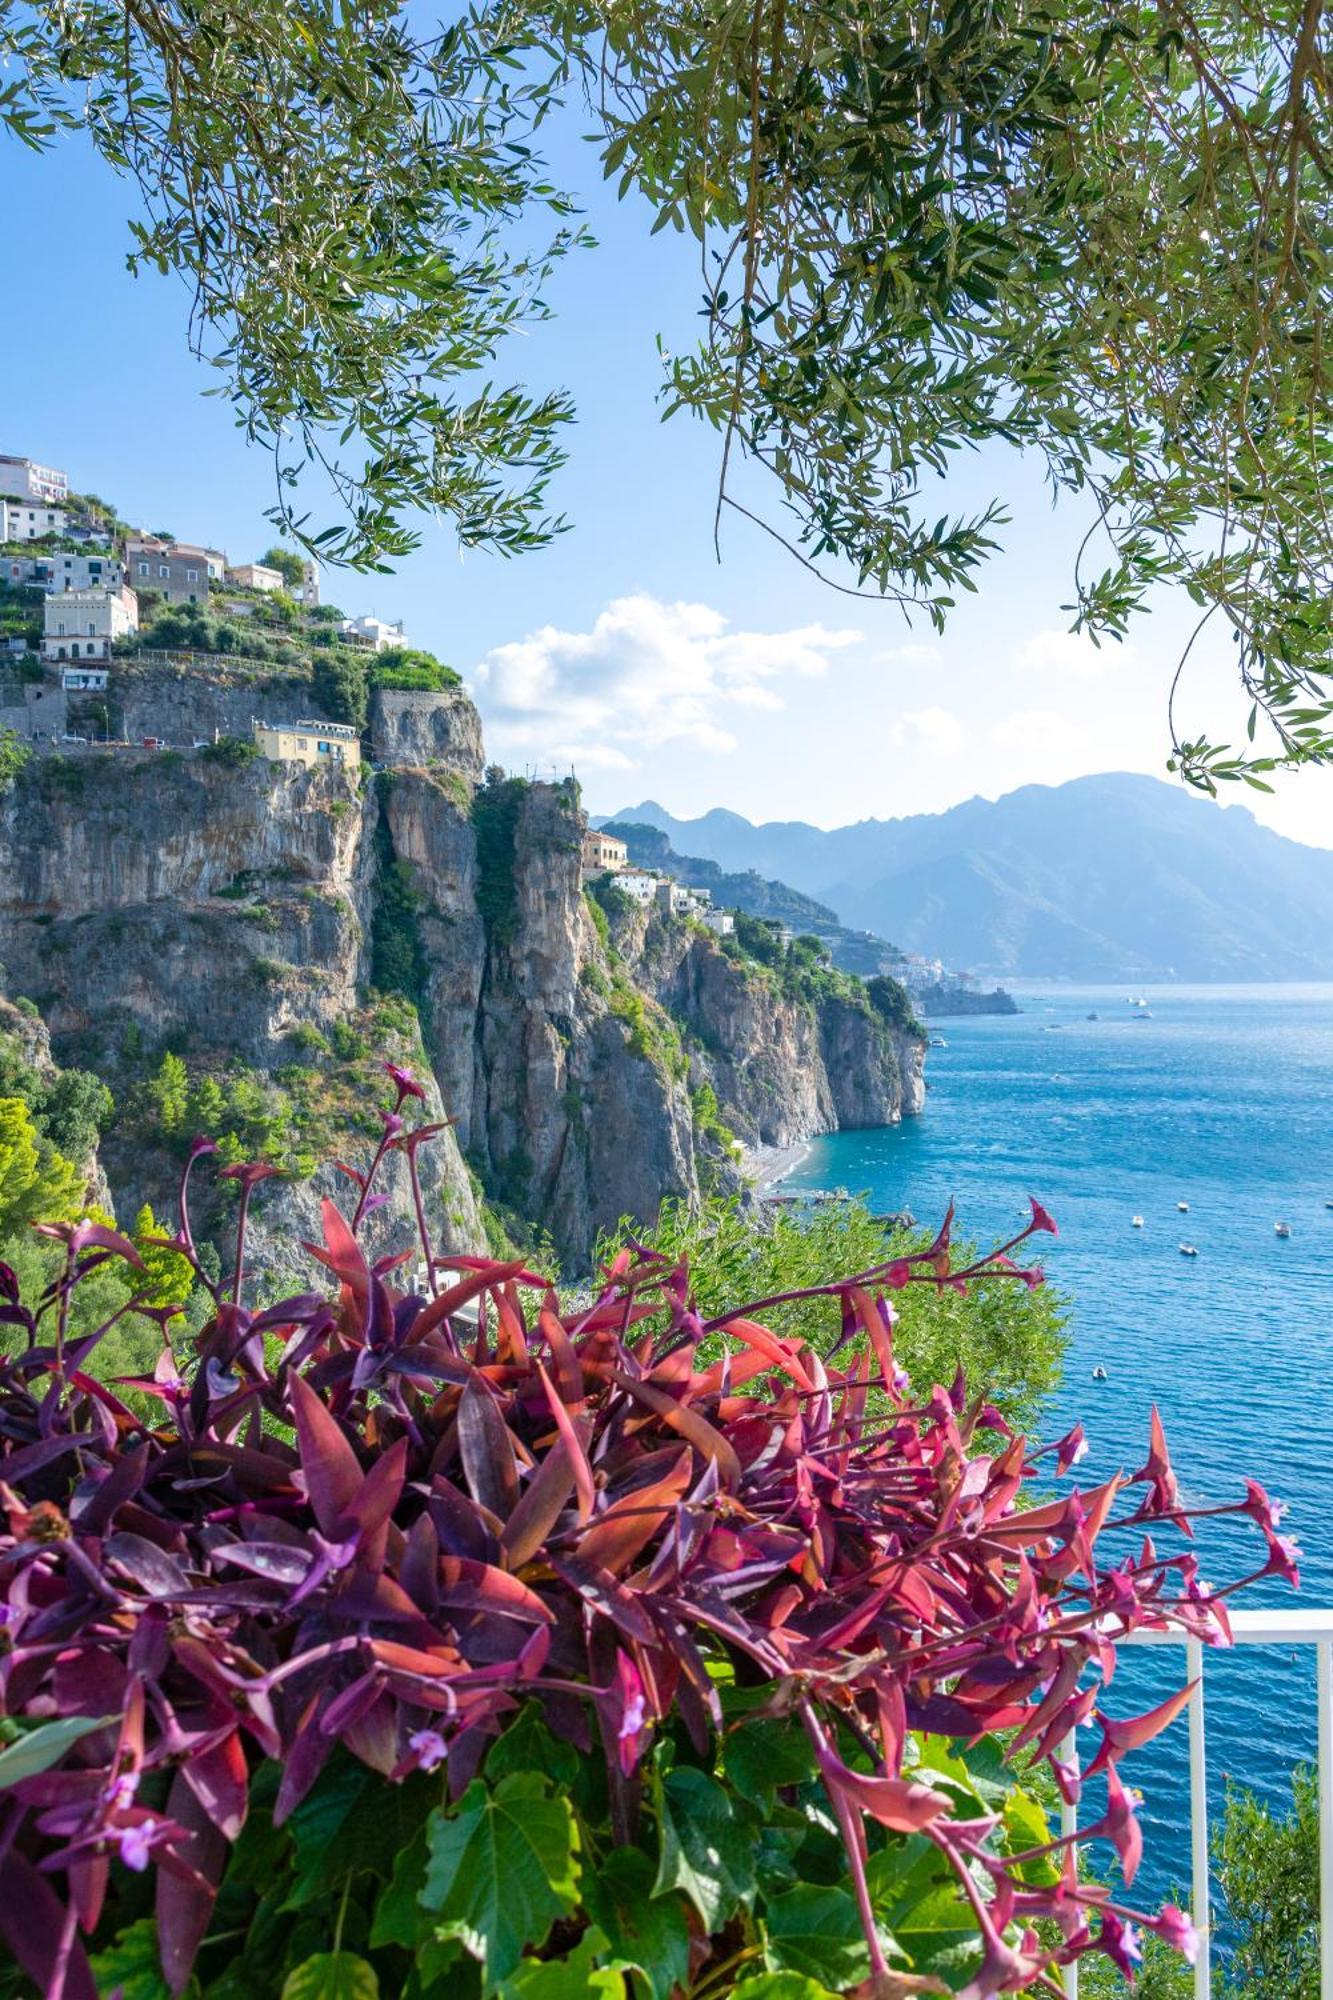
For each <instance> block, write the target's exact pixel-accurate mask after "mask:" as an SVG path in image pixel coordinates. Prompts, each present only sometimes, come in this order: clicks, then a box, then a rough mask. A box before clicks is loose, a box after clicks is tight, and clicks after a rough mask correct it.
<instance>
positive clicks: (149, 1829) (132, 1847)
mask: <svg viewBox="0 0 1333 2000" xmlns="http://www.w3.org/2000/svg"><path fill="white" fill-rule="evenodd" d="M157 1831H158V1823H157V1821H156V1820H155V1819H153V1818H152V1817H151V1816H149V1817H145V1818H143V1819H141V1820H136V1821H135V1822H134V1823H133V1825H131V1826H113V1827H112V1828H111V1829H110V1834H111V1838H112V1840H113V1841H114V1842H115V1844H116V1851H117V1853H118V1854H119V1855H120V1858H121V1860H122V1861H123V1862H124V1863H125V1866H126V1867H127V1868H132V1869H133V1870H134V1872H135V1874H136V1875H142V1874H143V1872H144V1870H145V1868H147V1866H148V1863H149V1861H150V1860H151V1859H152V1854H153V1836H154V1835H155V1834H156V1833H157Z"/></svg>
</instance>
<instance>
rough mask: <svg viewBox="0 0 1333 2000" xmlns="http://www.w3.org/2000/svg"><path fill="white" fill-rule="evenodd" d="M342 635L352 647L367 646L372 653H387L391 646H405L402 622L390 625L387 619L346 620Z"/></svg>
mask: <svg viewBox="0 0 1333 2000" xmlns="http://www.w3.org/2000/svg"><path fill="white" fill-rule="evenodd" d="M342 635H343V638H344V639H346V640H347V642H348V644H349V645H352V646H366V647H368V648H369V649H370V651H371V652H372V653H386V652H387V651H388V650H389V648H390V647H391V646H405V645H406V644H407V640H406V638H405V636H404V633H403V625H402V620H401V619H399V621H398V623H397V624H396V625H390V624H389V623H388V621H387V620H386V619H383V618H371V617H369V616H366V617H362V618H344V620H343V622H342Z"/></svg>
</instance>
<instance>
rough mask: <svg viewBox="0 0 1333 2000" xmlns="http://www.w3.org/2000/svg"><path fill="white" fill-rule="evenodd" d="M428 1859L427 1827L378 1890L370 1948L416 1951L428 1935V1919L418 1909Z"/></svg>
mask: <svg viewBox="0 0 1333 2000" xmlns="http://www.w3.org/2000/svg"><path fill="white" fill-rule="evenodd" d="M429 1859H430V1837H429V1826H428V1824H426V1825H422V1826H420V1827H418V1829H417V1831H416V1833H415V1834H414V1835H413V1836H412V1840H411V1842H410V1844H409V1845H408V1846H407V1847H405V1848H404V1849H403V1851H402V1853H401V1854H400V1855H399V1856H398V1859H397V1861H396V1862H395V1863H394V1870H393V1876H392V1879H391V1880H390V1881H389V1882H388V1884H387V1885H386V1886H385V1887H384V1888H383V1889H381V1890H380V1893H379V1896H378V1897H377V1899H376V1902H375V1914H374V1916H373V1918H372V1919H371V1925H370V1946H371V1950H372V1951H378V1950H379V1949H380V1948H381V1946H383V1945H386V1944H400V1945H402V1946H403V1947H404V1949H405V1950H407V1951H415V1949H416V1947H417V1946H418V1945H419V1944H420V1943H421V1941H422V1939H423V1938H425V1937H426V1936H428V1935H429V1932H430V1919H429V1917H428V1916H427V1915H426V1913H425V1911H424V1910H423V1908H422V1906H421V1891H422V1887H423V1886H424V1884H425V1880H426V1864H427V1862H428V1861H429Z"/></svg>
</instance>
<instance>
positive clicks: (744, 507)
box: [0, 0, 1333, 789]
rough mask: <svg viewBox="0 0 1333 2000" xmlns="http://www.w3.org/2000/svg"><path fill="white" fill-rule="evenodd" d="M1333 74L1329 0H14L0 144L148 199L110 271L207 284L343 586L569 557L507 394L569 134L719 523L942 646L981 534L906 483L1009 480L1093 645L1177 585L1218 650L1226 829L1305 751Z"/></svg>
mask: <svg viewBox="0 0 1333 2000" xmlns="http://www.w3.org/2000/svg"><path fill="white" fill-rule="evenodd" d="M1328 35H1329V25H1328V20H1327V18H1326V16H1325V14H1324V12H1323V9H1322V7H1321V5H1320V0H1155V4H1150V0H947V4H946V0H927V4H920V0H882V4H878V5H876V6H875V7H874V8H873V9H866V8H863V7H860V6H858V5H856V4H854V0H744V4H740V0H736V3H735V4H728V5H723V6H714V5H701V4H699V0H555V4H553V5H549V6H548V5H542V4H540V0H497V4H494V5H490V6H487V5H485V4H484V0H483V4H479V5H478V6H477V7H476V8H475V9H474V10H473V11H471V12H469V13H468V14H467V15H466V16H465V17H464V18H462V19H461V20H459V21H457V22H456V23H454V24H453V25H452V26H450V27H448V28H447V29H445V30H443V31H441V32H440V33H439V34H438V35H435V36H433V37H432V38H430V39H421V38H419V37H418V36H417V35H416V33H415V32H414V31H413V28H412V26H411V25H410V16H409V14H408V12H407V11H406V10H405V9H402V8H400V7H399V6H398V5H397V4H395V0H363V4H359V5H357V6H356V7H354V8H344V7H342V6H340V5H338V4H337V3H336V0H298V4H296V5H294V6H292V5H287V4H285V0H254V4H252V5H251V6H250V7H249V8H248V9H246V10H245V12H244V13H243V14H236V13H234V12H233V11H232V10H231V9H230V8H229V7H228V6H227V5H226V4H225V0H89V4H88V5H86V6H83V7H80V8H79V9H77V10H72V9H67V8H65V7H63V6H59V5H56V4H54V0H41V3H40V4H38V0H29V3H28V4H21V0H7V4H0V54H8V56H9V58H10V61H9V72H8V73H9V76H10V79H11V80H10V81H8V82H7V83H6V84H5V85H4V87H3V90H0V118H3V119H4V121H5V122H6V123H7V124H8V126H9V128H10V130H11V131H13V132H14V133H16V134H17V135H18V136H19V137H20V138H23V139H25V140H27V141H28V142H29V143H31V144H34V145H41V144H44V143H46V142H47V141H48V140H49V139H50V138H51V137H52V136H54V134H55V133H56V132H57V131H58V130H59V129H60V128H62V127H68V126H71V125H74V124H78V123H84V124H86V125H87V126H88V128H89V130H90V131H91V134H92V137H93V139H94V142H95V143H96V145H97V146H98V147H99V149H100V150H101V152H102V153H103V154H104V156H105V157H106V158H107V159H108V160H109V161H110V162H111V164H112V165H113V166H116V167H117V168H119V169H121V170H122V171H127V172H129V173H130V174H132V175H133V176H134V177H135V178H136V179H137V181H138V183H139V185H140V188H141V189H142V191H143V195H144V201H145V206H146V210H147V219H146V220H145V221H143V222H141V223H137V224H136V225H135V233H136V252H135V257H136V261H137V262H139V263H140V264H149V265H153V266H155V267H157V268H160V269H164V270H169V269H175V270H177V271H179V272H180V273H182V274H183V275H184V276H185V277H186V279H187V280H188V282H189V284H190V286H191V287H192V290H193V313H192V334H193V337H194V340H195V344H196V346H197V347H199V348H200V350H201V351H203V352H206V353H208V354H209V355H210V356H211V357H212V359H214V360H215V361H216V362H217V363H218V365H219V366H220V367H221V368H222V370H223V371H224V375H225V379H226V384H227V389H228V392H229V393H230V394H231V396H232V397H233V400H234V401H235V403H236V405H237V409H238V413H239V416H240V420H241V422H242V423H243V424H244V426H245V428H246V430H247V433H248V434H249V435H250V436H251V437H252V438H255V439H257V440H261V441H263V442H264V443H266V444H268V445H269V446H270V447H271V448H272V449H273V451H274V455H275V461H276V464H277V469H278V498H277V501H276V503H275V507H274V510H273V518H274V520H275V522H277V523H278V524H279V525H280V526H281V527H283V528H284V529H285V530H286V531H287V532H288V533H289V535H290V536H291V537H292V538H294V539H296V540H298V541H300V542H302V543H304V544H305V545H306V546H308V547H314V548H316V549H317V550H319V551H320V552H321V553H323V554H325V555H327V556H329V557H331V558H333V559H334V560H338V561H343V562H351V563H357V564H361V565H363V566H370V565H374V564H377V563H382V562H383V561H385V560H386V559H388V558H392V557H394V556H396V555H400V554H401V553H403V552H404V550H405V549H407V548H409V547H410V546H411V545H412V543H413V540H414V535H413V532H412V530H411V528H410V527H409V526H408V525H407V522H406V518H405V517H407V516H408V515H410V514H411V513H412V512H413V511H414V510H417V509H422V508H425V509H431V510H434V511H436V512H438V513H442V514H444V515H445V516H447V517H449V518H450V519H451V520H452V521H453V523H454V525H455V527H456V529H457V531H458V533H459V535H460V536H461V538H462V540H463V541H464V542H465V543H470V544H481V545H487V546H491V547H495V548H500V549H503V550H505V551H507V552H515V551H518V550H521V549H523V548H526V547H530V546H532V545H534V544H535V543H538V542H540V541H542V540H544V539H545V538H547V537H548V536H549V535H550V534H552V533H553V532H555V531H556V530H557V529H558V527H559V526H560V523H559V521H558V520H555V519H552V517H551V516H550V515H549V514H548V512H547V511H546V502H545V489H546V485H547V481H548V479H549V477H550V475H551V473H552V472H553V471H554V470H555V469H556V467H557V466H558V464H559V462H560V459H561V456H562V453H561V448H560V446H559V444H558V442H557V439H558V436H559V432H560V427H561V425H562V423H563V422H564V420H565V419H566V418H567V417H568V416H569V415H570V410H569V406H568V403H567V401H566V400H565V399H564V398H562V397H560V396H551V395H545V396H539V397H535V398H534V397H532V396H530V395H528V394H527V393H526V392H524V391H523V390H521V389H519V388H516V387H512V386H511V387H506V386H501V384H500V382H499V381H498V380H493V379H492V375H493V371H494V370H495V369H496V368H497V367H499V369H500V374H501V376H502V374H503V368H502V365H501V364H502V359H503V358H502V357H501V359H500V361H499V362H498V361H497V350H498V349H499V348H500V346H501V345H502V343H503V341H504V337H505V336H506V335H507V334H508V333H509V332H511V331H512V330H514V329H515V328H516V327H517V326H518V325H520V324H521V323H522V322H523V321H524V320H525V319H527V318H529V317H531V316H532V315H534V314H540V313H541V312H542V310H543V308H542V306H541V303H540V285H541V282H542V279H543V278H544V277H545V275H546V274H547V273H548V271H549V270H550V268H551V264H552V261H553V259H555V258H556V257H558V256H560V255H562V254H563V253H564V252H565V251H566V250H567V249H568V248H569V247H570V246H571V244H572V243H574V242H575V241H577V240H578V236H579V232H578V230H577V229H576V228H574V227H572V226H571V224H570V221H569V213H570V203H569V201H568V200H567V199H566V198H565V197H564V196H562V195H561V194H560V193H559V192H558V191H557V190H556V189H555V188H554V187H553V186H552V185H551V183H550V182H549V181H547V180H546V179H545V178H544V176H543V170H542V168H541V166H540V163H539V162H538V160H537V157H536V154H535V152H534V151H533V149H532V146H531V144H530V141H531V140H532V136H533V133H534V131H535V129H536V128H537V127H538V126H539V125H540V124H541V121H542V120H543V118H544V117H545V116H546V115H547V114H548V113H549V112H550V111H551V110H552V109H553V108H555V107H557V106H559V105H561V104H563V105H564V106H565V108H566V111H567V115H569V116H571V117H573V116H577V115H578V114H579V110H580V107H582V111H583V116H584V122H585V126H586V127H587V128H588V129H589V130H590V135H591V136H592V137H593V138H594V139H595V140H596V142H597V144H598V145H599V147H600V151H601V157H602V163H603V166H604V170H605V172H606V173H607V174H608V175H610V176H615V177H618V185H619V189H620V192H621V193H622V194H628V193H630V192H637V193H638V194H640V195H642V196H644V197H646V199H647V200H648V202H649V203H651V205H652V207H653V209H654V210H655V212H656V226H657V227H659V228H661V227H673V228H676V229H679V230H689V231H692V232H693V234H694V235H695V236H696V237H697V238H698V240H699V244H700V257H701V278H702V288H703V304H704V312H703V321H704V332H703V338H702V341H701V342H700V344H699V345H698V347H697V349H695V350H694V351H691V352H686V353H683V354H678V355H676V356H674V357H673V358H672V359H671V360H670V361H669V362H668V381H667V389H666V397H667V407H668V408H669V409H671V410H686V411H689V412H691V413H693V414H695V415H697V416H699V417H702V418H703V419H704V420H705V421H707V422H708V423H710V424H712V425H713V426H715V427H716V428H717V430H718V432H719V433H720V437H721V440H722V442H721V448H720V459H721V473H720V479H719V483H718V492H717V503H716V504H717V517H718V523H719V527H720V523H721V521H722V519H723V518H724V516H725V515H726V514H727V513H729V512H737V513H739V514H742V515H748V516H749V517H750V518H751V519H753V520H756V521H758V522H759V523H760V524H761V525H762V526H763V527H764V528H765V529H766V530H767V531H768V532H769V533H771V534H774V535H776V536H777V537H778V538H779V539H780V540H782V541H783V542H784V543H786V544H787V545H788V546H789V547H790V548H792V549H793V551H794V552H795V554H796V555H797V556H798V558H799V559H800V560H802V561H804V562H806V563H808V564H810V565H811V566H812V567H814V568H816V569H822V568H823V567H824V566H826V565H829V566H831V576H830V580H831V581H833V582H834V583H835V584H836V585H837V587H839V588H843V589H853V590H857V591H867V592H869V593H871V594H874V595H882V596H884V597H887V598H889V599H891V600H895V601H897V602H898V603H899V604H901V606H902V607H903V609H904V610H905V611H906V612H907V613H908V614H909V615H910V614H912V613H920V614H921V615H923V616H925V617H927V618H928V619H930V620H931V621H933V622H934V623H935V624H937V625H938V624H940V623H941V622H942V621H943V619H944V618H945V616H946V614H947V612H948V610H949V608H950V606H951V605H952V603H953V602H954V600H955V597H956V593H957V592H958V590H959V589H974V588H975V587H976V572H977V570H978V567H979V566H980V565H981V563H982V562H983V561H984V560H985V559H986V558H987V556H988V555H989V554H990V553H991V552H992V550H993V548H994V545H995V533H994V531H995V529H996V527H997V525H998V523H999V522H1000V521H1001V520H1002V518H1003V511H1002V507H1001V505H1000V503H999V502H998V501H997V502H996V503H994V504H993V505H991V506H989V507H987V508H985V509H983V510H982V511H981V512H980V513H979V514H978V515H975V516H973V517H970V518H969V517H954V516H951V515H950V514H949V513H948V512H947V511H946V512H945V513H944V514H942V515H940V516H939V518H933V516H934V515H935V513H936V508H935V507H934V506H931V505H929V504H928V500H929V495H928V493H927V490H926V489H927V487H928V485H929V483H930V482H931V480H932V478H933V476H935V475H941V474H945V473H947V471H948V470H949V468H950V467H951V466H952V465H953V464H954V463H955V462H956V461H957V460H958V458H959V456H960V454H961V453H963V452H964V451H966V450H970V449H975V448H977V447H980V446H987V445H994V444H996V443H1003V444H1008V445H1011V446H1013V447H1015V448H1016V449H1020V450H1024V451H1027V452H1029V453H1031V454H1035V455H1036V456H1037V458H1038V459H1039V460H1040V462H1041V463H1042V465H1043V467H1044V469H1045V473H1046V476H1047V478H1048V479H1049V481H1050V484H1051V486H1052V488H1053V489H1055V490H1057V491H1064V492H1069V493H1073V494H1075V495H1077V496H1080V498H1081V501H1082V503H1083V504H1084V505H1085V506H1086V507H1087V510H1088V515H1089V520H1090V523H1091V525H1090V527H1089V531H1088V537H1087V540H1086V542H1085V544H1084V547H1083V550H1082V552H1081V554H1080V558H1079V563H1078V568H1077V573H1076V576H1075V578H1074V586H1073V591H1072V595H1071V600H1070V603H1069V606H1068V609H1069V611H1070V613H1071V617H1072V618H1073V620H1074V621H1075V623H1076V624H1077V625H1078V626H1079V627H1080V628H1081V629H1084V630H1086V631H1087V632H1088V633H1089V634H1091V635H1092V637H1093V638H1095V639H1098V640H1101V639H1110V640H1115V639H1118V638H1120V637H1121V636H1122V635H1123V633H1124V631H1125V629H1126V626H1127V624H1128V622H1129V620H1130V619H1131V617H1132V616H1133V614H1134V613H1135V612H1136V611H1137V610H1140V609H1141V608H1143V606H1144V605H1145V603H1146V601H1147V600H1148V598H1149V597H1150V596H1151V594H1152V593H1153V592H1154V590H1156V589H1157V588H1158V587H1159V586H1161V585H1164V584H1176V585H1180V586H1183V587H1184V588H1185V589H1186V590H1187V591H1188V592H1189V594H1190V596H1191V597H1192V598H1193V600H1194V602H1195V604H1196V605H1197V607H1198V614H1199V616H1198V627H1197V629H1198V630H1202V628H1203V627H1204V626H1205V625H1207V624H1208V623H1209V622H1210V621H1212V622H1214V623H1215V624H1218V625H1220V626H1222V627H1223V628H1229V630H1230V635H1231V638H1232V640H1233V642H1234V645H1235V650H1236V656H1237V663H1238V669H1239V674H1240V678H1241V681H1242V683H1243V687H1244V690H1245V694H1246V696H1247V701H1248V706H1249V710H1250V713H1249V736H1250V741H1249V742H1248V743H1247V744H1245V745H1244V747H1242V748H1237V747H1235V746H1229V745H1219V744H1213V743H1209V742H1207V741H1206V740H1205V739H1204V738H1202V737H1201V736H1199V735H1198V734H1197V733H1195V732H1194V731H1193V730H1192V729H1191V727H1190V726H1189V724H1188V723H1187V722H1186V721H1185V720H1184V719H1183V716H1182V719H1181V720H1180V721H1179V722H1178V721H1177V719H1176V716H1175V715H1174V713H1173V716H1172V732H1173V750H1174V761H1175V762H1176V764H1177V765H1178V766H1179V768H1180V769H1181V770H1182V771H1183V773H1184V775H1185V776H1186V777H1187V778H1189V779H1190V780H1191V781H1192V782H1195V783H1197V784H1202V785H1204V786H1206V787H1208V788H1210V789H1211V788H1213V787H1214V786H1215V785H1216V782H1217V781H1218V780H1219V779H1222V778H1229V777H1237V776H1247V777H1249V779H1250V780H1251V781H1252V782H1255V783H1263V782H1264V778H1263V773H1264V772H1265V771H1270V770H1272V769H1273V768H1274V767H1275V766H1276V765H1278V764H1293V763H1299V762H1303V761H1309V760H1311V759H1323V758H1327V757H1328V756H1329V755H1330V754H1333V699H1331V698H1330V693H1329V685H1328V676H1329V674H1330V673H1333V650H1331V642H1330V636H1329V631H1330V621H1329V617H1328V606H1329V601H1330V596H1333V522H1331V521H1330V513H1329V496H1328V492H1327V483H1328V480H1329V478H1330V475H1331V474H1333V441H1331V440H1330V431H1329V427H1328V425H1327V423H1326V422H1325V421H1324V414H1323V413H1324V408H1325V404H1326V400H1327V390H1328V375H1327V371H1328V360H1327V344H1328V310H1329V303H1330V283H1329V257H1330V249H1331V248H1333V235H1331V233H1330V213H1331V208H1330V186H1331V185H1333V130H1330V120H1331V116H1333V113H1331V111H1330V90H1329V69H1328ZM580 84H582V86H583V89H582V91H581V92H580V90H579V87H578V86H579V85H580ZM538 221H540V222H541V224H542V225H543V227H542V228H541V229H539V230H538V231H537V234H538V236H539V237H541V238H542V242H541V244H540V247H539V248H537V249H536V250H533V251H528V250H525V249H523V248H519V247H516V239H517V237H518V236H519V235H520V234H522V233H523V232H525V231H527V230H529V229H530V228H531V227H532V225H533V224H534V223H535V222H538ZM478 375H479V376H480V380H481V387H480V388H479V390H478V392H477V393H476V394H474V395H472V396H470V397H466V396H464V395H463V394H462V393H461V385H462V384H463V383H464V382H466V381H467V378H468V377H469V376H478ZM312 462H313V463H315V464H317V465H319V466H322V467H323V468H324V470H325V471H326V473H327V474H328V475H329V477H330V478H331V480H332V482H333V485H334V488H335V490H336V492H337V494H338V497H339V500H340V502H341V516H340V518H339V520H338V521H337V522H335V524H334V525H332V526H329V527H323V528H320V527H317V526H315V525H314V524H313V523H312V522H311V520H310V519H309V517H308V515H306V514H304V513H301V512H299V511H298V509H299V506H300V504H301V503H300V501H299V496H298V494H297V488H296V479H297V475H298V473H299V472H300V470H301V469H302V467H303V466H306V465H308V464H310V463H312ZM849 569H850V574H851V575H852V576H853V577H854V578H855V582H854V583H851V582H848V581H846V580H845V579H846V577H847V574H848V570H849ZM1181 664H1182V666H1183V664H1184V662H1183V661H1182V663H1181Z"/></svg>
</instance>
